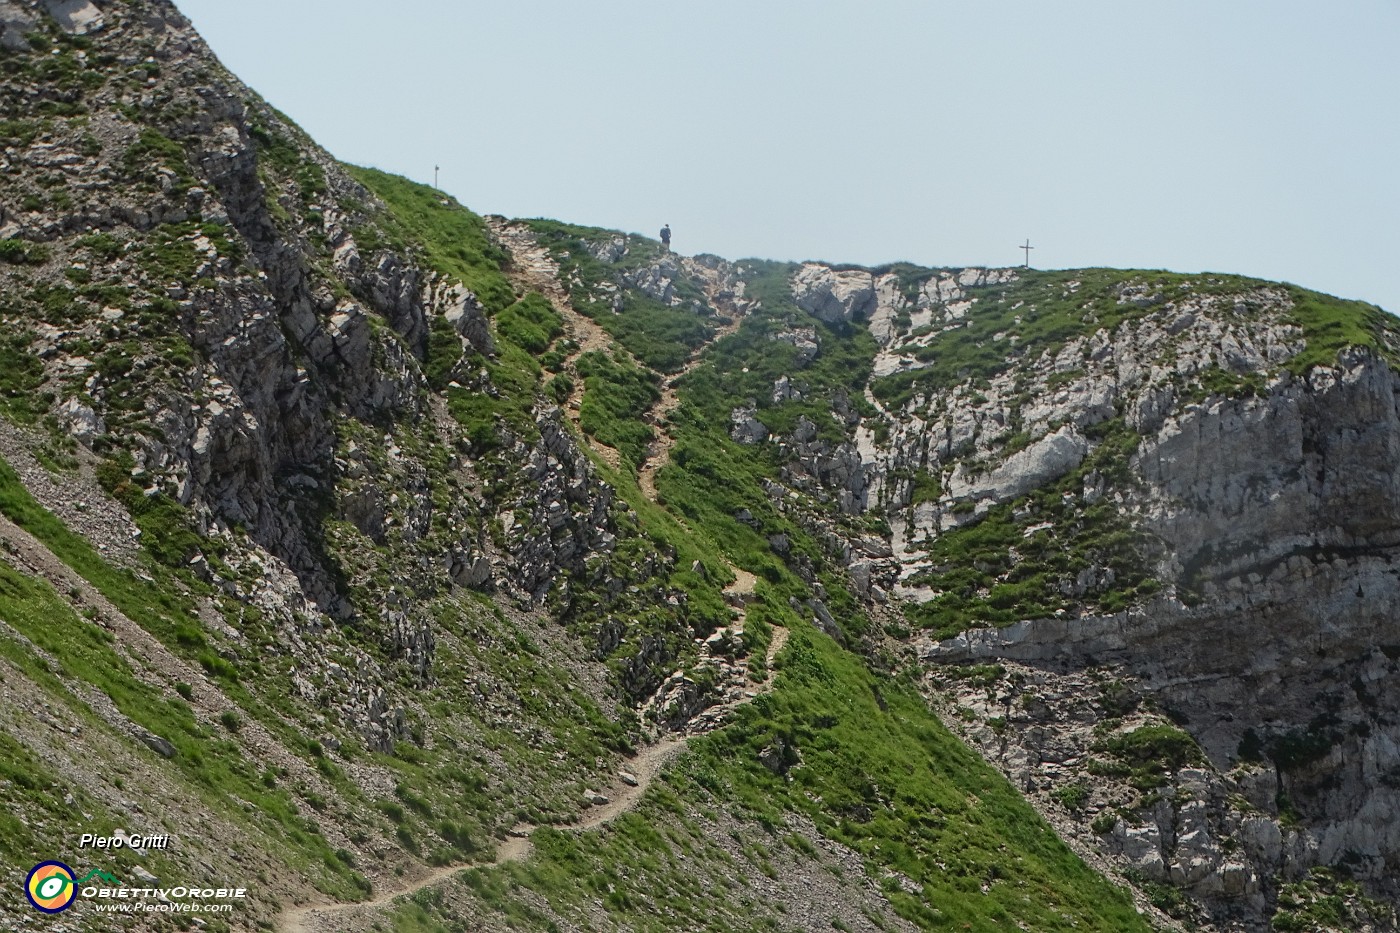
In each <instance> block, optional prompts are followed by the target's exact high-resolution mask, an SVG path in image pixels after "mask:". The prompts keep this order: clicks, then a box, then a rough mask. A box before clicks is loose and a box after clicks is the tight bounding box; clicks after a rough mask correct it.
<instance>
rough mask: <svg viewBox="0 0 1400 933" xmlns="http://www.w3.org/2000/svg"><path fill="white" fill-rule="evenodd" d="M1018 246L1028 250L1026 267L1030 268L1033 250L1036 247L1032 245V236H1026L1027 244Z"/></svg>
mask: <svg viewBox="0 0 1400 933" xmlns="http://www.w3.org/2000/svg"><path fill="white" fill-rule="evenodd" d="M1016 248H1017V249H1023V250H1025V251H1026V268H1027V269H1029V268H1030V267H1031V250H1033V249H1035V247H1034V246H1032V245H1031V238H1030V237H1026V245H1025V246H1018V247H1016Z"/></svg>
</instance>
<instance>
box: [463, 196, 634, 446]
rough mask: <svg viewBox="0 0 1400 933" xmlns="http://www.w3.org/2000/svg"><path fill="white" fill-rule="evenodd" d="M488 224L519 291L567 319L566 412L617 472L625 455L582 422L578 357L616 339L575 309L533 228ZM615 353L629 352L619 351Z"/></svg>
mask: <svg viewBox="0 0 1400 933" xmlns="http://www.w3.org/2000/svg"><path fill="white" fill-rule="evenodd" d="M486 224H487V226H488V227H489V228H490V230H491V235H492V236H493V237H495V239H496V241H497V242H498V243H500V244H501V246H502V247H504V248H505V250H506V252H508V253H509V254H510V268H509V269H507V270H506V272H507V274H508V275H509V276H510V278H511V281H512V282H513V283H514V284H515V286H516V288H518V289H519V290H520V291H521V292H522V293H527V292H532V291H533V292H539V293H540V294H541V295H543V296H544V297H545V298H547V299H549V303H550V304H551V305H553V306H554V310H555V311H557V312H559V316H560V317H562V318H563V319H564V331H565V333H567V334H568V336H569V339H570V340H572V341H573V342H574V344H575V348H574V350H573V351H572V352H571V353H570V354H569V356H568V358H567V359H566V360H565V362H564V371H565V372H566V373H568V374H569V377H570V378H571V379H573V381H574V388H573V391H572V392H571V393H570V395H569V398H568V400H567V401H566V402H565V403H564V412H565V414H566V415H567V416H568V418H569V420H570V421H572V422H573V424H574V427H575V428H577V429H578V434H579V437H581V438H583V439H584V441H585V442H586V443H587V444H588V446H589V447H591V448H592V449H593V450H595V451H597V453H598V455H599V456H600V457H602V458H603V461H604V462H605V463H607V464H608V466H610V467H612V468H613V469H617V468H618V467H619V465H620V464H621V463H622V457H621V455H619V454H618V452H617V451H616V450H614V449H613V448H611V447H609V446H608V445H606V444H603V443H601V442H599V441H597V440H595V439H594V438H591V437H589V436H588V435H587V434H585V433H584V431H583V427H582V426H581V425H580V423H579V410H580V408H581V407H582V405H583V377H582V376H580V375H579V372H578V358H579V357H580V356H582V355H583V354H585V353H592V352H595V351H596V352H599V353H606V352H608V351H609V349H613V341H612V338H611V337H610V336H608V332H607V331H605V330H603V328H601V327H599V326H598V324H597V322H595V321H594V320H593V319H592V318H589V317H588V316H587V315H585V314H582V313H580V312H579V311H578V310H576V309H575V308H574V305H573V302H572V301H570V300H569V293H568V290H567V289H565V288H564V284H563V282H561V281H560V278H559V264H558V263H557V262H555V261H554V257H552V256H550V255H549V250H547V249H545V248H544V247H543V246H541V245H540V244H539V241H538V240H536V239H535V235H534V234H533V233H532V232H531V231H530V228H529V227H527V226H526V225H525V224H521V223H513V222H511V221H509V220H506V219H505V218H504V217H497V216H491V217H487V218H486ZM613 352H615V353H620V352H625V351H622V350H621V348H616V349H614V350H613Z"/></svg>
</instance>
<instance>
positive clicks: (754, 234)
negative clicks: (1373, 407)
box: [177, 0, 1400, 312]
mask: <svg viewBox="0 0 1400 933" xmlns="http://www.w3.org/2000/svg"><path fill="white" fill-rule="evenodd" d="M177 3H178V5H179V6H180V8H181V9H182V10H183V11H184V12H185V13H186V14H187V15H188V16H189V17H190V18H191V19H192V20H193V22H194V24H195V26H196V27H197V28H198V29H199V30H200V31H201V32H202V33H203V34H204V36H205V38H206V39H207V40H208V41H209V43H210V45H211V46H212V47H213V48H214V51H215V52H216V53H218V55H219V56H220V58H221V59H222V60H223V61H224V63H225V64H226V65H228V66H229V67H230V68H231V69H232V70H233V71H235V72H236V73H237V74H238V75H239V76H240V77H242V78H243V79H244V80H245V81H246V82H247V83H248V84H250V85H251V86H252V87H254V88H255V89H256V90H258V91H259V92H260V93H262V94H263V96H265V97H266V98H267V99H268V100H270V101H271V102H272V103H273V104H274V105H276V106H277V107H279V108H280V109H282V110H283V111H285V112H286V113H288V114H289V115H290V116H292V117H293V118H294V119H295V120H296V121H297V122H298V123H300V124H301V125H302V126H303V127H305V128H306V129H307V130H308V131H309V132H310V133H311V134H312V135H313V136H314V137H315V138H316V139H317V140H319V141H320V142H321V143H322V144H323V145H325V146H326V148H328V149H329V150H330V151H331V152H332V153H334V154H335V155H336V156H338V157H340V158H342V159H345V160H347V161H351V162H357V163H361V164H365V165H374V166H377V167H379V168H383V169H386V170H389V171H393V172H398V173H401V174H404V175H408V176H410V177H412V178H415V179H417V180H420V181H431V180H432V177H433V165H434V164H435V163H436V164H439V165H441V166H442V175H441V184H442V187H443V189H444V190H446V191H448V192H450V193H451V194H453V195H455V196H456V197H457V198H459V199H460V200H461V201H462V202H463V203H464V204H466V205H468V206H469V207H471V208H473V209H474V210H477V211H480V212H483V213H487V212H490V213H502V214H507V215H510V216H516V217H534V216H548V217H556V218H559V219H561V220H567V221H572V222H576V223H587V224H596V225H600V226H607V227H618V228H621V229H624V230H630V231H635V232H640V233H645V234H647V235H649V236H655V235H656V230H657V228H659V227H660V226H661V224H662V223H664V222H669V223H670V224H671V226H672V228H673V229H674V231H675V247H676V248H677V249H678V250H679V251H681V252H684V253H695V252H713V253H718V254H720V255H722V256H727V257H730V258H739V257H744V256H762V257H768V258H774V259H827V260H832V261H844V262H859V263H866V264H876V263H881V262H887V261H891V260H896V259H907V260H910V261H913V262H917V263H921V264H924V265H972V264H990V265H1014V264H1017V263H1018V262H1019V261H1020V258H1021V253H1020V251H1019V250H1018V249H1017V248H1016V246H1017V244H1019V243H1021V242H1022V239H1023V238H1024V237H1030V238H1031V242H1032V244H1033V245H1035V246H1036V249H1035V250H1034V251H1032V253H1031V258H1032V263H1033V264H1035V265H1040V266H1042V267H1055V268H1059V267H1067V266H1092V265H1104V266H1121V267H1146V268H1168V269H1175V270H1181V271H1188V272H1193V271H1200V270H1207V269H1208V270H1217V271H1225V272H1240V273H1244V274H1249V275H1258V276H1261V277H1265V278H1272V279H1284V280H1287V281H1293V282H1297V283H1299V284H1302V285H1306V286H1309V287H1312V288H1317V289H1320V290H1323V291H1327V292H1332V293H1334V294H1339V295H1343V296H1345V297H1349V298H1363V299H1366V300H1368V301H1373V302H1375V303H1377V304H1379V305H1381V306H1382V307H1385V308H1387V309H1388V310H1390V311H1395V312H1400V222H1398V221H1400V52H1397V49H1400V0H1345V2H1338V3H1328V4H1324V3H1318V2H1301V0H1268V2H1263V0H1229V2H1221V0H1213V2H1198V0H1173V2H1170V3H1155V4H1145V3H1125V2H1122V0H1114V2H1064V3H1047V2H1044V0H1036V2H1031V0H998V2H994V3H970V2H961V3H949V2H928V0H925V2H916V0H865V2H854V0H851V2H832V0H805V2H795V0H746V2H738V0H707V2H704V3H701V2H695V0H692V2H689V3H676V2H669V3H668V2H664V0H650V2H641V0H602V2H593V3H587V2H579V0H572V2H565V0H491V2H480V0H465V2H435V3H428V2H424V0H397V2H382V0H380V2H368V0H336V2H330V0H290V2H289V0H238V2H229V0H177Z"/></svg>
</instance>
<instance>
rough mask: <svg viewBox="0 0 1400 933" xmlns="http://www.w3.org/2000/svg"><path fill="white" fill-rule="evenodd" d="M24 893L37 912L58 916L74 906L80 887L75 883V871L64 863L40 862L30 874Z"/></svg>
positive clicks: (25, 883)
mask: <svg viewBox="0 0 1400 933" xmlns="http://www.w3.org/2000/svg"><path fill="white" fill-rule="evenodd" d="M24 893H25V894H26V895H28V897H29V903H31V904H33V905H34V909H35V910H42V911H43V912H44V913H46V914H56V913H60V912H61V911H65V910H67V909H68V908H69V907H71V906H73V898H75V897H77V895H78V886H77V885H76V884H74V883H73V869H71V868H69V867H68V866H67V865H65V864H63V863H62V862H40V863H39V864H38V865H35V866H34V867H33V869H31V870H30V872H29V877H28V878H27V879H25V882H24Z"/></svg>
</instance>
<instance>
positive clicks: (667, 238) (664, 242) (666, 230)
mask: <svg viewBox="0 0 1400 933" xmlns="http://www.w3.org/2000/svg"><path fill="white" fill-rule="evenodd" d="M661 251H662V252H663V253H669V252H670V251H671V225H670V224H667V225H666V226H664V227H662V228H661Z"/></svg>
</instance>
